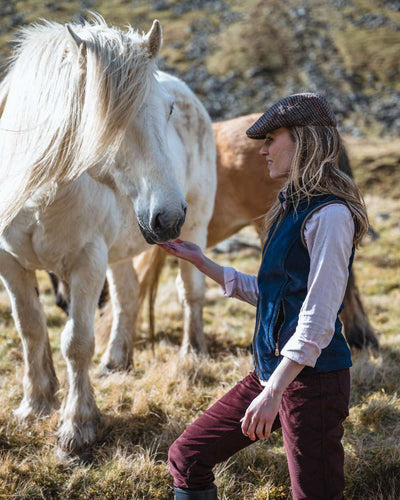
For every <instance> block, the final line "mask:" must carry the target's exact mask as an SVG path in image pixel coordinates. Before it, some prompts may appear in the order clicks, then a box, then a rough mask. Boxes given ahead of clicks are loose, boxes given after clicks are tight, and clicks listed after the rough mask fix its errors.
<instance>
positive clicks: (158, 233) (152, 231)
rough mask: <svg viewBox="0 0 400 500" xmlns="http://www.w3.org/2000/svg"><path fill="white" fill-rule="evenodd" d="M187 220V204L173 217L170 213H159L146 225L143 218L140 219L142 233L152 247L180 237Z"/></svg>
mask: <svg viewBox="0 0 400 500" xmlns="http://www.w3.org/2000/svg"><path fill="white" fill-rule="evenodd" d="M185 218H186V204H185V205H182V210H181V213H180V214H179V215H178V216H175V217H172V216H171V215H170V214H169V213H168V212H166V211H165V212H157V213H156V214H154V215H153V217H151V218H149V223H148V224H145V223H144V220H143V218H141V217H138V223H139V228H140V231H141V232H142V234H143V237H144V239H145V240H146V241H147V243H149V244H150V245H154V244H156V243H165V242H166V241H169V240H175V239H176V238H178V237H179V235H180V233H181V229H182V226H183V223H184V222H185Z"/></svg>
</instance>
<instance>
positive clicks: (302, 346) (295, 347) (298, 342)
mask: <svg viewBox="0 0 400 500" xmlns="http://www.w3.org/2000/svg"><path fill="white" fill-rule="evenodd" d="M281 354H282V356H285V358H289V359H291V360H292V361H296V363H299V364H301V365H306V366H311V367H312V368H314V366H315V363H316V362H317V359H318V358H319V355H320V354H321V349H320V347H319V346H318V344H317V343H316V342H313V341H312V340H310V339H305V338H302V337H299V336H295V335H293V337H291V338H290V339H289V341H288V342H287V343H286V345H285V346H284V348H283V349H282V351H281Z"/></svg>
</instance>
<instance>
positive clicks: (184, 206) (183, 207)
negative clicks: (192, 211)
mask: <svg viewBox="0 0 400 500" xmlns="http://www.w3.org/2000/svg"><path fill="white" fill-rule="evenodd" d="M182 209H183V213H184V214H185V215H186V211H187V204H186V205H182Z"/></svg>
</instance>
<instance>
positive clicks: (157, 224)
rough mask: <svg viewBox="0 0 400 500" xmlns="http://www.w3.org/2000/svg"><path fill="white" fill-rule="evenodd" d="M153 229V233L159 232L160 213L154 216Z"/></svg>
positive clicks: (160, 223) (160, 225)
mask: <svg viewBox="0 0 400 500" xmlns="http://www.w3.org/2000/svg"><path fill="white" fill-rule="evenodd" d="M153 228H154V230H155V231H159V230H160V229H161V228H162V222H161V212H158V213H157V214H156V215H155V216H154V224H153Z"/></svg>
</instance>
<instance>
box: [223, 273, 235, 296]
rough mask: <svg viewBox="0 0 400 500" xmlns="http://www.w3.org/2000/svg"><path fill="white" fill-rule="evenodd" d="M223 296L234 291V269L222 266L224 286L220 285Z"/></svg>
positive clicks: (230, 294)
mask: <svg viewBox="0 0 400 500" xmlns="http://www.w3.org/2000/svg"><path fill="white" fill-rule="evenodd" d="M221 289H222V292H223V294H224V297H232V296H233V295H234V294H235V291H236V269H234V268H233V267H224V286H221Z"/></svg>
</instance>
